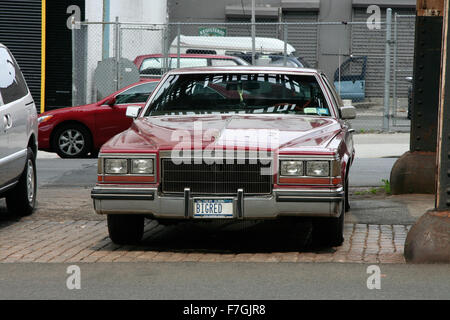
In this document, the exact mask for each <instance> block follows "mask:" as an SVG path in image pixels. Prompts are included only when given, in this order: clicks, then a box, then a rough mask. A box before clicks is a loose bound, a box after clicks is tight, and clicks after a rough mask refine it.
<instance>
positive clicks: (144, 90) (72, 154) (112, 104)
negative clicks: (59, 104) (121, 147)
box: [38, 79, 158, 158]
mask: <svg viewBox="0 0 450 320" xmlns="http://www.w3.org/2000/svg"><path fill="white" fill-rule="evenodd" d="M157 84H158V80H157V79H148V80H141V81H140V82H136V83H134V84H131V85H129V86H127V87H125V88H122V89H121V90H119V91H117V92H115V93H113V94H111V95H109V96H107V97H106V98H104V99H102V100H100V101H98V102H96V103H91V104H87V105H83V106H76V107H67V108H61V109H57V110H52V111H48V112H44V113H42V114H40V116H39V118H38V122H39V132H38V140H39V150H43V151H49V152H56V153H57V154H58V155H59V156H60V157H61V158H80V157H85V156H87V155H88V154H90V155H91V156H96V155H97V154H98V150H100V147H101V146H102V145H103V144H104V143H105V142H106V141H108V140H109V139H110V138H111V137H113V136H114V135H116V134H118V133H120V132H122V131H124V130H126V129H127V128H128V127H129V126H130V125H131V123H132V119H130V118H127V117H126V116H125V112H126V109H127V107H128V106H130V105H136V106H144V104H145V102H146V101H147V98H148V96H149V95H150V93H151V92H152V91H153V90H154V89H155V87H156V86H157Z"/></svg>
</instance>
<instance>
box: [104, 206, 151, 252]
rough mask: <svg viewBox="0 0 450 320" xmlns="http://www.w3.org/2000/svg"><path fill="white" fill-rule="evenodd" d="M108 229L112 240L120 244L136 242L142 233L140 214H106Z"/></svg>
mask: <svg viewBox="0 0 450 320" xmlns="http://www.w3.org/2000/svg"><path fill="white" fill-rule="evenodd" d="M108 231H109V237H110V238H111V240H112V242H114V243H115V244H120V245H127V244H137V243H139V242H140V241H141V240H142V236H143V235H144V217H143V216H142V215H122V214H109V215H108Z"/></svg>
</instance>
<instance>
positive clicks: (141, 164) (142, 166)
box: [131, 159, 153, 174]
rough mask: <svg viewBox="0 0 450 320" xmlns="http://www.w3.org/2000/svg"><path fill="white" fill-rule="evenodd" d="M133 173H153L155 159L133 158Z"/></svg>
mask: <svg viewBox="0 0 450 320" xmlns="http://www.w3.org/2000/svg"><path fill="white" fill-rule="evenodd" d="M131 173H133V174H152V173H153V159H131Z"/></svg>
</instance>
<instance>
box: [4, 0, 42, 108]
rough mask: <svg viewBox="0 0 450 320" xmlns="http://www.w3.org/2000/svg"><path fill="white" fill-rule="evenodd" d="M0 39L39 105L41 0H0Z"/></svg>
mask: <svg viewBox="0 0 450 320" xmlns="http://www.w3.org/2000/svg"><path fill="white" fill-rule="evenodd" d="M0 42H1V43H3V44H4V45H6V46H7V47H8V48H9V49H10V50H11V52H12V54H13V55H14V57H15V58H16V60H17V63H18V64H19V66H20V69H21V70H22V73H23V75H24V77H25V80H26V82H27V84H28V87H29V89H30V92H31V95H32V96H33V99H34V101H35V103H36V107H37V109H38V110H39V108H40V96H41V95H40V91H41V0H27V1H19V0H15V1H11V0H7V1H3V0H0Z"/></svg>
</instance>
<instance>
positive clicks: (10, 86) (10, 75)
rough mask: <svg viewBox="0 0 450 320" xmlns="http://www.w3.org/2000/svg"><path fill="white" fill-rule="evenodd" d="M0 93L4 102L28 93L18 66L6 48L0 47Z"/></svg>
mask: <svg viewBox="0 0 450 320" xmlns="http://www.w3.org/2000/svg"><path fill="white" fill-rule="evenodd" d="M0 94H1V96H2V100H3V103H4V104H7V103H10V102H13V101H16V100H18V99H20V98H23V97H24V96H26V95H27V94H28V89H27V85H26V83H25V79H24V78H23V75H22V72H20V69H19V66H18V65H17V63H16V61H15V60H14V58H13V56H12V55H11V54H10V52H9V51H8V50H7V49H6V48H2V47H0Z"/></svg>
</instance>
